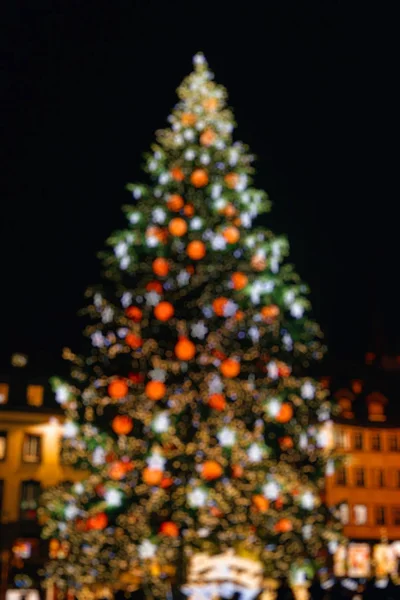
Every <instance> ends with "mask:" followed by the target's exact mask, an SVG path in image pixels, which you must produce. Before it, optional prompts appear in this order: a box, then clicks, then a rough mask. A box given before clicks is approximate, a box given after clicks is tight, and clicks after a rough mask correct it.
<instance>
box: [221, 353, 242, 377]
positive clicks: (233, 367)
mask: <svg viewBox="0 0 400 600" xmlns="http://www.w3.org/2000/svg"><path fill="white" fill-rule="evenodd" d="M220 369H221V373H222V375H223V376H224V377H227V378H229V379H232V378H233V377H236V376H237V375H239V373H240V362H239V361H238V360H234V359H233V358H227V359H226V360H224V361H222V363H221V366H220Z"/></svg>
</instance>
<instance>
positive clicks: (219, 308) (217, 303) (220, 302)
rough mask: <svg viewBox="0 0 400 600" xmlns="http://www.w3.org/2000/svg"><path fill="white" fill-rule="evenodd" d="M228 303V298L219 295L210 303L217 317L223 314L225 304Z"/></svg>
mask: <svg viewBox="0 0 400 600" xmlns="http://www.w3.org/2000/svg"><path fill="white" fill-rule="evenodd" d="M227 303H228V298H224V297H223V296H221V297H220V298H216V299H215V300H214V302H213V303H212V307H213V310H214V312H215V314H216V315H217V316H218V317H223V316H224V310H225V306H226V305H227Z"/></svg>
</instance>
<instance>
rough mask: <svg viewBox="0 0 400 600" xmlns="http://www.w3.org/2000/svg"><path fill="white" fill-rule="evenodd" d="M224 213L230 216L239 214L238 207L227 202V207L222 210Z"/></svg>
mask: <svg viewBox="0 0 400 600" xmlns="http://www.w3.org/2000/svg"><path fill="white" fill-rule="evenodd" d="M222 213H223V214H224V215H225V216H226V217H228V218H232V217H234V216H235V215H236V214H237V211H236V208H235V207H234V206H233V204H227V205H226V206H225V208H224V209H223V210H222Z"/></svg>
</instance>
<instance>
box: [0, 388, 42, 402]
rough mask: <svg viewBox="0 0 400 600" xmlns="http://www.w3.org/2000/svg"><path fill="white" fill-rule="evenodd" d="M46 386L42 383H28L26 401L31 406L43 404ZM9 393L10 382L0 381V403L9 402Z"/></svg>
mask: <svg viewBox="0 0 400 600" xmlns="http://www.w3.org/2000/svg"><path fill="white" fill-rule="evenodd" d="M43 394H44V388H43V386H42V385H28V386H27V388H26V402H27V404H28V405H29V406H42V404H43ZM8 395H9V385H8V383H0V404H7V402H8Z"/></svg>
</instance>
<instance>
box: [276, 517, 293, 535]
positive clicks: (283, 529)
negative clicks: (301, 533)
mask: <svg viewBox="0 0 400 600" xmlns="http://www.w3.org/2000/svg"><path fill="white" fill-rule="evenodd" d="M292 529H293V525H292V522H291V521H290V520H289V519H280V520H279V521H278V522H277V523H276V524H275V531H277V532H278V533H287V532H288V531H292Z"/></svg>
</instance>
